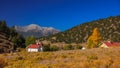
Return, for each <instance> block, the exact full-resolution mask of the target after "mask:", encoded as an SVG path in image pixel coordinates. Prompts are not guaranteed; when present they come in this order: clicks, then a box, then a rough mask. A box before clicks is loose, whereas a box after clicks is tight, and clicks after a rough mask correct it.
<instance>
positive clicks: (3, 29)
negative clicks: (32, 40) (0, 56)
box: [0, 21, 25, 53]
mask: <svg viewBox="0 0 120 68" xmlns="http://www.w3.org/2000/svg"><path fill="white" fill-rule="evenodd" d="M24 43H25V39H24V38H23V37H22V36H21V35H20V34H18V33H17V32H16V31H15V30H14V28H9V27H7V25H6V22H5V21H0V53H5V52H10V51H15V50H16V49H17V48H24V47H25V44H24Z"/></svg>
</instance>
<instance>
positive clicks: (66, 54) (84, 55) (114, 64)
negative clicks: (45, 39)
mask: <svg viewBox="0 0 120 68" xmlns="http://www.w3.org/2000/svg"><path fill="white" fill-rule="evenodd" d="M0 66H1V68H2V67H4V68H120V47H116V48H115V47H114V48H93V49H86V50H62V51H55V52H37V53H35V52H33V53H28V52H26V51H22V52H18V53H13V54H7V53H6V54H0Z"/></svg>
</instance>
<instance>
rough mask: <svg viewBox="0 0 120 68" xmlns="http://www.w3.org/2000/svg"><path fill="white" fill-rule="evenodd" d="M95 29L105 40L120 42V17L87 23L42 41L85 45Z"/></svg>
mask: <svg viewBox="0 0 120 68" xmlns="http://www.w3.org/2000/svg"><path fill="white" fill-rule="evenodd" d="M95 27H97V28H98V29H99V30H100V32H101V35H102V37H103V39H104V40H108V39H109V40H112V41H117V42H120V16H115V17H108V18H105V19H99V20H95V21H91V22H85V23H83V24H80V25H78V26H75V27H73V28H71V29H69V30H67V31H64V32H61V33H58V34H56V35H51V36H49V37H42V38H40V39H41V40H50V41H51V42H53V43H54V42H65V43H83V42H86V40H87V39H88V37H89V36H90V35H91V33H92V30H93V29H94V28H95Z"/></svg>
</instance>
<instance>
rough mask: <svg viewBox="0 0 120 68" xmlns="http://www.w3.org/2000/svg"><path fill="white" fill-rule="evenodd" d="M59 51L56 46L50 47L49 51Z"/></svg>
mask: <svg viewBox="0 0 120 68" xmlns="http://www.w3.org/2000/svg"><path fill="white" fill-rule="evenodd" d="M58 50H59V47H58V46H55V45H54V46H51V47H50V51H58Z"/></svg>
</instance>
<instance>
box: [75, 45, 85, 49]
mask: <svg viewBox="0 0 120 68" xmlns="http://www.w3.org/2000/svg"><path fill="white" fill-rule="evenodd" d="M75 48H76V49H82V48H83V46H80V45H77V46H76V47H75Z"/></svg>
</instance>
